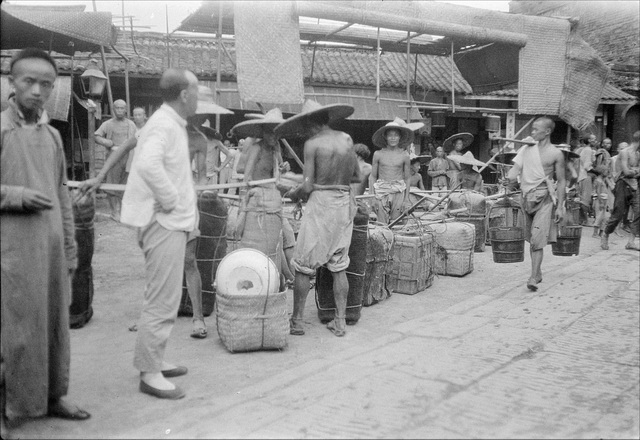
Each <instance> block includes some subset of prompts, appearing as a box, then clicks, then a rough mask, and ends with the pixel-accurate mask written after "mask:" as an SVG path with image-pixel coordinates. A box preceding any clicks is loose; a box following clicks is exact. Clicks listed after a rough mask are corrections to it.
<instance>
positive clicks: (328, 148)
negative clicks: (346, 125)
mask: <svg viewBox="0 0 640 440" xmlns="http://www.w3.org/2000/svg"><path fill="white" fill-rule="evenodd" d="M304 157H305V177H307V173H306V171H307V167H308V166H310V165H311V166H312V167H313V171H312V172H313V183H315V184H317V185H349V184H351V183H354V182H359V181H360V166H359V165H358V160H357V158H356V154H355V152H354V150H353V140H352V139H351V136H349V135H348V134H346V133H344V132H341V131H335V130H331V129H330V128H325V129H323V130H321V131H320V132H319V133H317V134H316V135H315V136H313V137H312V138H310V139H309V140H307V142H305V145H304ZM310 171H311V170H310ZM354 179H355V180H354Z"/></svg>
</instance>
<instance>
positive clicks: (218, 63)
mask: <svg viewBox="0 0 640 440" xmlns="http://www.w3.org/2000/svg"><path fill="white" fill-rule="evenodd" d="M223 3H224V2H222V1H219V2H218V29H217V31H218V59H217V60H216V102H220V92H219V90H220V81H221V78H222V76H221V72H220V70H221V69H222V4H223ZM216 130H218V133H219V132H220V115H219V114H216Z"/></svg>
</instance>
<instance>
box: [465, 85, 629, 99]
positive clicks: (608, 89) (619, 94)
mask: <svg viewBox="0 0 640 440" xmlns="http://www.w3.org/2000/svg"><path fill="white" fill-rule="evenodd" d="M482 95H487V96H507V97H509V96H510V97H513V98H517V97H518V89H506V90H495V91H493V92H488V93H483V94H476V96H482ZM600 100H601V101H613V102H620V103H626V102H634V101H637V100H638V98H636V97H635V96H633V95H630V94H628V93H625V92H623V91H622V90H620V89H618V88H616V87H615V86H613V85H612V84H610V83H607V84H605V86H604V89H603V90H602V97H601V98H600Z"/></svg>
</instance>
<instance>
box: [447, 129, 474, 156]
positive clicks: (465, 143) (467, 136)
mask: <svg viewBox="0 0 640 440" xmlns="http://www.w3.org/2000/svg"><path fill="white" fill-rule="evenodd" d="M457 139H462V148H467V147H469V145H471V142H473V135H472V134H471V133H456V134H454V135H453V136H449V137H448V138H447V139H445V141H444V142H443V143H442V148H444V151H445V152H446V153H449V152H450V151H451V150H453V144H454V142H455V141H456V140H457Z"/></svg>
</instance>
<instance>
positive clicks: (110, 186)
mask: <svg viewBox="0 0 640 440" xmlns="http://www.w3.org/2000/svg"><path fill="white" fill-rule="evenodd" d="M276 181H277V179H275V178H270V179H261V180H252V181H250V182H233V183H216V184H212V185H195V188H196V191H214V190H217V189H226V188H241V187H244V186H256V185H264V184H267V183H275V182H276ZM81 183H82V182H77V181H73V180H69V181H68V182H67V186H68V187H69V188H78V187H79V186H80V184H81ZM125 187H126V185H124V184H120V183H101V184H100V190H102V191H113V192H124V189H125Z"/></svg>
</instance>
